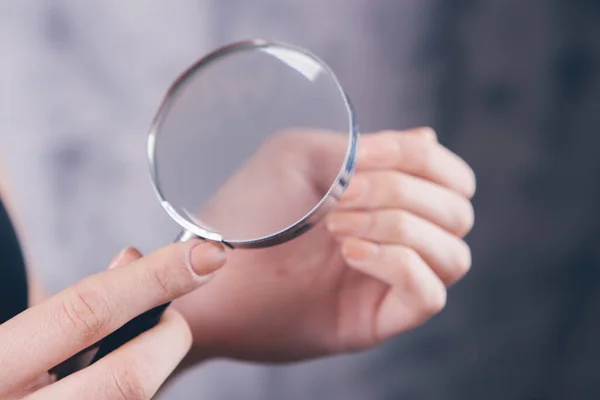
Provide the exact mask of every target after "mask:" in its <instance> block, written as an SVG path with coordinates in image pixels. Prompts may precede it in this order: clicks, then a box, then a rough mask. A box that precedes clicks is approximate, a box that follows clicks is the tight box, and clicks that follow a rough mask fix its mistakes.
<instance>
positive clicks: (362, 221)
mask: <svg viewBox="0 0 600 400" xmlns="http://www.w3.org/2000/svg"><path fill="white" fill-rule="evenodd" d="M368 224H369V215H368V214H367V213H362V212H356V213H350V212H344V213H332V214H330V215H329V216H328V217H327V229H329V231H330V232H331V233H333V234H336V235H356V234H358V233H360V232H362V231H364V230H365V229H366V228H367V225H368Z"/></svg>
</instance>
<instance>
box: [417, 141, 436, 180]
mask: <svg viewBox="0 0 600 400" xmlns="http://www.w3.org/2000/svg"><path fill="white" fill-rule="evenodd" d="M415 141H416V146H415V152H414V156H415V163H416V169H417V171H418V172H420V173H421V174H422V175H429V174H431V173H432V172H433V169H434V165H435V156H436V155H435V144H434V143H433V142H431V141H430V140H427V139H426V138H425V137H422V136H421V137H416V138H415Z"/></svg>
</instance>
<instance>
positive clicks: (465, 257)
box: [453, 241, 471, 281]
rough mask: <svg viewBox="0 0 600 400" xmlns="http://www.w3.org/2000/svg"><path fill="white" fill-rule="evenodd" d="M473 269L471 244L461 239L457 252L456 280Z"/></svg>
mask: <svg viewBox="0 0 600 400" xmlns="http://www.w3.org/2000/svg"><path fill="white" fill-rule="evenodd" d="M470 269H471V249H470V248H469V246H468V245H467V244H466V243H465V242H463V241H461V243H460V250H459V251H458V252H457V256H456V262H455V268H454V270H455V276H454V277H453V278H454V280H455V281H456V280H459V279H461V278H462V277H463V276H465V275H466V274H467V273H468V272H469V270H470Z"/></svg>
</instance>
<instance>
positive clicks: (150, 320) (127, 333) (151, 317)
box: [89, 303, 171, 365]
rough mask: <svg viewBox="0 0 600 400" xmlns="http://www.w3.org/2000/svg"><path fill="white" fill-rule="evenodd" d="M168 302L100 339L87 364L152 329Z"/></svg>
mask: <svg viewBox="0 0 600 400" xmlns="http://www.w3.org/2000/svg"><path fill="white" fill-rule="evenodd" d="M169 304H171V303H167V304H163V305H161V306H158V307H155V308H153V309H151V310H148V311H146V312H145V313H143V314H140V315H138V316H137V317H135V318H134V319H132V320H131V321H129V322H128V323H126V324H125V325H123V326H122V327H120V328H119V329H117V330H116V331H114V332H113V333H111V334H110V335H108V336H106V337H105V338H104V339H102V341H101V342H100V343H99V347H98V351H97V352H96V354H95V355H94V358H93V359H92V361H91V362H90V363H89V365H92V364H93V363H95V362H96V361H98V360H100V359H101V358H102V357H104V356H106V355H107V354H109V353H111V352H113V351H114V350H116V349H118V348H119V347H121V346H122V345H124V344H125V343H127V342H129V341H130V340H132V339H134V338H135V337H136V336H138V335H141V334H142V333H144V332H146V331H147V330H150V329H152V328H153V327H154V326H155V325H156V324H158V322H159V321H160V319H161V317H162V315H163V314H164V312H165V310H166V309H167V307H168V306H169Z"/></svg>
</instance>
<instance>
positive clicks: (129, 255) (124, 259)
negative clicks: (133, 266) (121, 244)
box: [108, 247, 143, 269]
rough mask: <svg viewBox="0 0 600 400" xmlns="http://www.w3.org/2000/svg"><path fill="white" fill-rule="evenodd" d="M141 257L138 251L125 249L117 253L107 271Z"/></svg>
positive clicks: (129, 248) (131, 248)
mask: <svg viewBox="0 0 600 400" xmlns="http://www.w3.org/2000/svg"><path fill="white" fill-rule="evenodd" d="M142 257H143V256H142V253H140V252H139V250H138V249H136V248H133V247H125V248H124V249H123V250H121V251H120V252H119V254H117V255H116V256H115V258H113V259H112V261H111V262H110V264H109V265H108V269H115V268H118V267H122V266H124V265H127V264H129V263H130V262H132V261H135V260H137V259H138V258H142Z"/></svg>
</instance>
